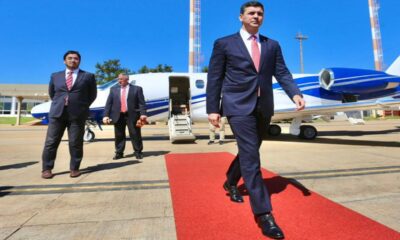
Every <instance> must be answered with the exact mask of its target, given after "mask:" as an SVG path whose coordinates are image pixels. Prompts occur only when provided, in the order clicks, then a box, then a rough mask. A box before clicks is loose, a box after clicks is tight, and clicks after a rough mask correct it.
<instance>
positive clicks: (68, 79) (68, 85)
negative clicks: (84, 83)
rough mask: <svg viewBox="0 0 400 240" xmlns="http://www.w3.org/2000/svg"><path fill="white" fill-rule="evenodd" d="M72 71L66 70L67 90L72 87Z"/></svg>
mask: <svg viewBox="0 0 400 240" xmlns="http://www.w3.org/2000/svg"><path fill="white" fill-rule="evenodd" d="M72 73H73V72H72V71H69V72H68V75H67V81H66V84H67V88H68V91H70V90H71V88H72V80H73V78H72Z"/></svg>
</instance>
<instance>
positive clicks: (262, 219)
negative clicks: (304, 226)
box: [257, 213, 285, 239]
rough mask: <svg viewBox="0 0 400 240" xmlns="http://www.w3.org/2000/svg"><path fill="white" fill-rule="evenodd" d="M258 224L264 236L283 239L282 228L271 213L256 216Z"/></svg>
mask: <svg viewBox="0 0 400 240" xmlns="http://www.w3.org/2000/svg"><path fill="white" fill-rule="evenodd" d="M257 223H258V226H259V227H260V228H261V230H262V233H263V234H264V236H267V237H270V238H273V239H284V238H285V236H284V235H283V232H282V230H281V229H280V227H279V226H278V224H276V222H275V219H274V216H272V213H268V214H264V215H261V216H258V217H257Z"/></svg>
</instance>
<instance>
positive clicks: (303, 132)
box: [299, 125, 318, 140]
mask: <svg viewBox="0 0 400 240" xmlns="http://www.w3.org/2000/svg"><path fill="white" fill-rule="evenodd" d="M317 135H318V131H317V129H316V128H315V127H313V126H311V125H302V126H300V134H299V138H303V139H306V140H313V139H314V138H316V137H317Z"/></svg>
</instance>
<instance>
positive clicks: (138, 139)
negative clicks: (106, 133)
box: [114, 113, 143, 154]
mask: <svg viewBox="0 0 400 240" xmlns="http://www.w3.org/2000/svg"><path fill="white" fill-rule="evenodd" d="M136 121H137V119H136V118H133V119H131V118H129V116H128V113H121V115H120V116H119V119H118V121H117V122H116V123H115V124H114V133H115V153H116V154H123V153H124V151H125V143H126V134H125V129H126V126H128V132H129V137H130V138H131V142H132V147H133V150H134V151H135V153H142V151H143V141H142V132H141V128H138V127H136Z"/></svg>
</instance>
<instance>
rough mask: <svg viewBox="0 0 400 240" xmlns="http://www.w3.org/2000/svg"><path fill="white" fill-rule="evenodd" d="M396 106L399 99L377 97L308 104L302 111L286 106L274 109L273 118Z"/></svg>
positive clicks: (399, 101) (398, 103)
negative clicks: (373, 98)
mask: <svg viewBox="0 0 400 240" xmlns="http://www.w3.org/2000/svg"><path fill="white" fill-rule="evenodd" d="M396 106H400V99H379V100H376V101H362V102H350V103H339V104H330V105H329V104H328V105H319V106H310V107H306V108H305V109H304V110H303V111H296V109H295V108H287V109H279V110H276V111H275V115H274V117H273V120H280V119H290V118H296V117H302V116H304V117H306V116H310V115H332V114H334V113H336V112H347V111H361V110H371V109H385V108H386V109H388V108H391V107H396Z"/></svg>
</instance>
